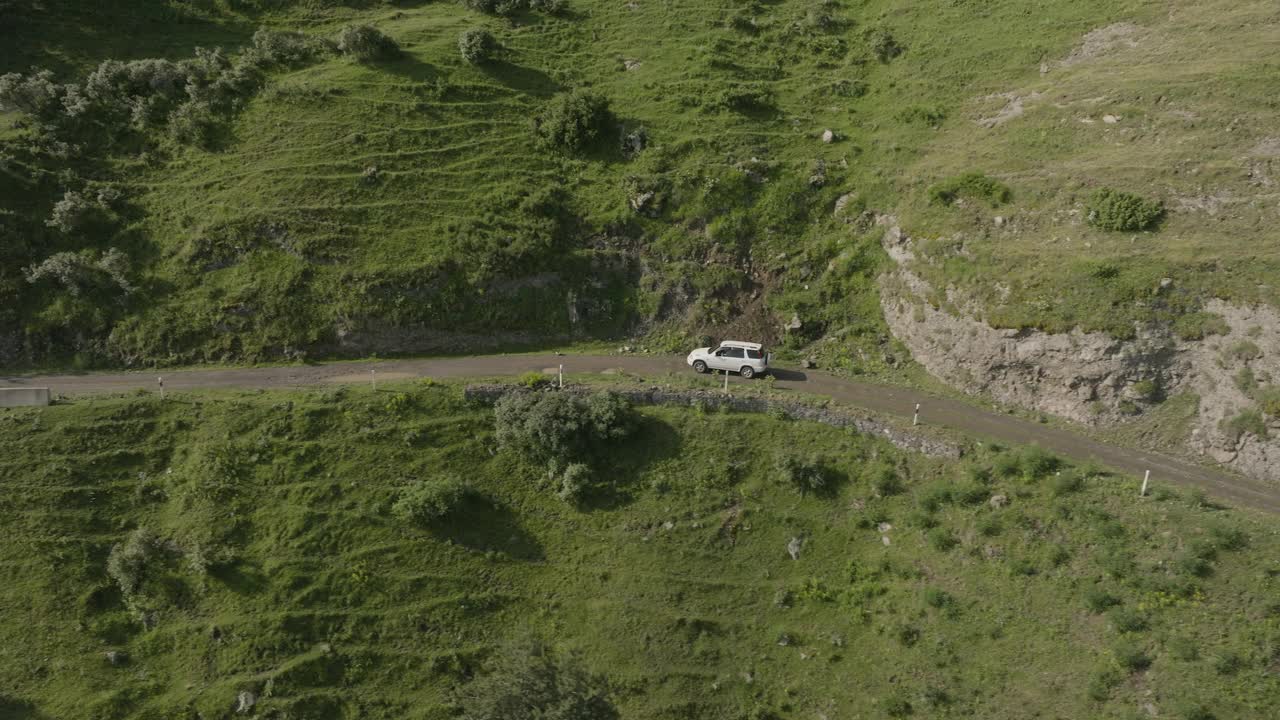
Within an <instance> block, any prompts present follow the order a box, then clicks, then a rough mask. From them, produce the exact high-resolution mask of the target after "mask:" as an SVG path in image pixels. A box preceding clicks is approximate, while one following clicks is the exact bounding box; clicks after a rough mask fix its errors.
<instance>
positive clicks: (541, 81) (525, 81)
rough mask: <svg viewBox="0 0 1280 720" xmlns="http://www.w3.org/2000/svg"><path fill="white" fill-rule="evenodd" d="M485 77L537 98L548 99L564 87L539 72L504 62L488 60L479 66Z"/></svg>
mask: <svg viewBox="0 0 1280 720" xmlns="http://www.w3.org/2000/svg"><path fill="white" fill-rule="evenodd" d="M480 68H481V69H482V70H483V71H484V73H485V74H486V75H488V76H489V77H491V78H493V79H494V80H495V81H497V82H499V83H501V84H503V85H505V86H506V87H508V88H511V89H512V90H517V91H519V92H522V93H526V94H529V95H532V96H534V97H539V98H548V97H551V96H552V95H555V94H556V93H558V92H561V91H563V90H564V86H563V85H561V84H560V83H558V82H556V81H555V80H554V79H552V77H551V76H550V75H548V74H546V73H544V72H542V71H541V70H535V69H533V68H529V67H524V66H522V65H516V64H514V63H510V62H507V61H506V60H498V59H495V60H490V61H489V62H487V63H484V64H483V65H481V66H480Z"/></svg>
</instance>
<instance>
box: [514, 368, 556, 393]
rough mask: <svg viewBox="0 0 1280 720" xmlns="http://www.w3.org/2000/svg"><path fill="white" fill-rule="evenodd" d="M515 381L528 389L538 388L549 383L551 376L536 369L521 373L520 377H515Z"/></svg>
mask: <svg viewBox="0 0 1280 720" xmlns="http://www.w3.org/2000/svg"><path fill="white" fill-rule="evenodd" d="M516 382H517V383H519V384H520V385H522V386H524V387H527V388H529V389H530V390H538V389H541V388H544V387H547V386H548V385H550V384H551V378H549V377H547V376H546V375H545V374H543V373H540V372H538V371H537V370H530V371H529V372H527V373H521V374H520V377H518V378H516Z"/></svg>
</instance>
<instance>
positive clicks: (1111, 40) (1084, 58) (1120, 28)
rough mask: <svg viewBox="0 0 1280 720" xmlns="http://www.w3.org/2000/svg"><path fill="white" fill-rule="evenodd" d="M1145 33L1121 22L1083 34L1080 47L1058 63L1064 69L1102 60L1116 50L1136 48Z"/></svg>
mask: <svg viewBox="0 0 1280 720" xmlns="http://www.w3.org/2000/svg"><path fill="white" fill-rule="evenodd" d="M1145 34H1146V31H1145V30H1144V29H1143V28H1141V27H1139V26H1138V25H1134V24H1133V23H1128V22H1121V23H1115V24H1113V25H1107V26H1106V27H1100V28H1097V29H1095V30H1090V31H1089V32H1087V33H1085V36H1084V38H1083V39H1082V40H1081V42H1080V46H1079V47H1077V48H1076V49H1074V50H1072V51H1071V54H1070V55H1068V56H1066V57H1065V58H1063V59H1062V61H1061V62H1059V63H1058V67H1060V68H1065V67H1071V66H1072V65H1078V64H1080V63H1083V62H1090V61H1093V60H1097V59H1099V58H1103V57H1105V56H1107V55H1110V54H1111V53H1113V52H1115V51H1116V50H1125V49H1132V48H1136V47H1138V45H1139V44H1140V43H1141V41H1142V39H1143V36H1144V35H1145Z"/></svg>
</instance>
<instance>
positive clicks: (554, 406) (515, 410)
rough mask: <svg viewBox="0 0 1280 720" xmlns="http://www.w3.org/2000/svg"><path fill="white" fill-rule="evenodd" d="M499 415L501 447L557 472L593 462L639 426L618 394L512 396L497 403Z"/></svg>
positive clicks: (557, 393) (496, 413) (498, 428)
mask: <svg viewBox="0 0 1280 720" xmlns="http://www.w3.org/2000/svg"><path fill="white" fill-rule="evenodd" d="M494 415H495V419H496V422H497V438H498V444H499V446H501V447H502V448H503V449H504V450H509V451H512V452H515V453H518V454H520V455H522V456H523V457H525V458H526V459H528V460H530V461H533V462H537V463H543V464H548V465H554V466H556V467H561V466H564V465H568V464H570V463H575V462H585V461H587V460H589V459H590V458H592V457H593V456H594V455H595V454H596V453H597V451H598V450H599V449H600V448H602V447H603V446H605V445H606V444H607V443H609V442H611V441H614V440H618V439H621V438H623V437H626V436H627V435H628V434H629V433H630V432H631V430H632V427H633V425H634V422H633V417H632V411H631V407H630V405H629V404H628V403H627V402H626V400H624V399H623V398H621V397H619V396H618V395H615V394H613V393H597V394H594V395H590V396H588V397H581V396H577V395H572V394H569V393H564V392H519V393H511V394H508V395H506V396H504V397H503V398H502V399H501V400H499V401H498V403H497V406H496V407H495V408H494Z"/></svg>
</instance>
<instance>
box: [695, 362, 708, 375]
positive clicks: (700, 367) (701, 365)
mask: <svg viewBox="0 0 1280 720" xmlns="http://www.w3.org/2000/svg"><path fill="white" fill-rule="evenodd" d="M693 371H694V372H696V373H704V372H706V371H707V364H706V363H705V362H703V361H701V360H694V361H693Z"/></svg>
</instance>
